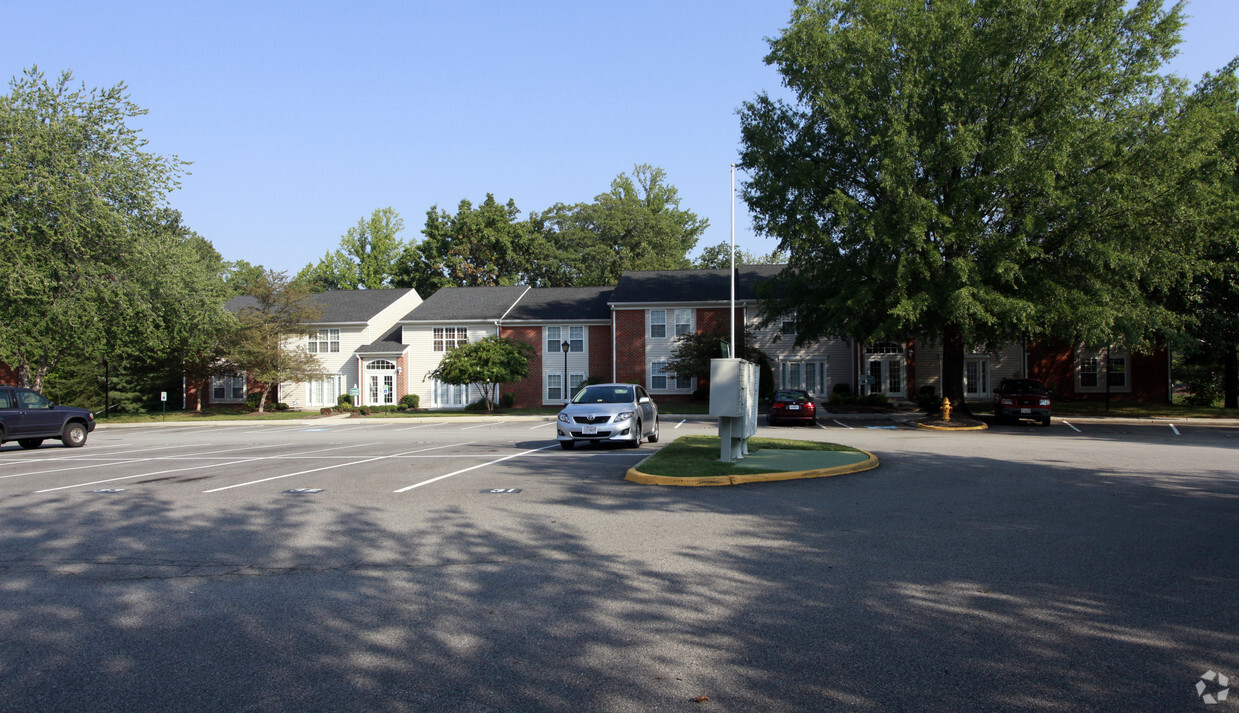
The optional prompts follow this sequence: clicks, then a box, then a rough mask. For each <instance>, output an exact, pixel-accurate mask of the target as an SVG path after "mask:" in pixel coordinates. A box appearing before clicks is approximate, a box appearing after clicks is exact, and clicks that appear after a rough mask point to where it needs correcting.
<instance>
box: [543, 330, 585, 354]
mask: <svg viewBox="0 0 1239 713" xmlns="http://www.w3.org/2000/svg"><path fill="white" fill-rule="evenodd" d="M564 329H565V328H564V327H546V339H545V340H544V341H545V342H546V353H547V354H563V351H564V349H563V343H564ZM567 330H568V339H567V342H568V353H569V354H580V353H582V352H584V351H585V327H574V326H568V327H567ZM552 335H554V336H552Z"/></svg>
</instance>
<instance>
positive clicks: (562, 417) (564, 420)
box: [559, 413, 572, 423]
mask: <svg viewBox="0 0 1239 713" xmlns="http://www.w3.org/2000/svg"><path fill="white" fill-rule="evenodd" d="M559 422H560V423H572V419H570V418H568V414H566V413H561V414H559Z"/></svg>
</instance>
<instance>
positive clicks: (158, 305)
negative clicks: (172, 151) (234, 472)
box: [0, 68, 225, 388]
mask: <svg viewBox="0 0 1239 713" xmlns="http://www.w3.org/2000/svg"><path fill="white" fill-rule="evenodd" d="M145 113H146V112H145V110H144V109H142V108H141V107H139V106H137V105H136V104H134V103H133V102H131V101H130V100H129V98H128V95H127V93H126V87H125V85H124V84H123V83H122V84H117V85H115V86H113V87H110V88H106V89H89V90H88V89H86V87H85V86H84V85H83V86H80V87H75V86H74V84H73V77H72V75H71V74H70V73H68V72H65V73H63V74H61V75H60V77H59V79H57V80H56V81H49V80H48V79H47V77H45V76H44V75H43V73H42V72H40V71H39V70H38V69H37V68H31V69H29V70H26V71H25V72H24V73H23V74H22V75H21V76H20V77H15V78H14V79H13V80H12V81H11V82H10V84H9V93H8V94H7V95H5V96H3V97H0V264H3V265H4V266H5V271H4V275H3V277H0V314H3V315H4V319H3V320H0V361H4V362H7V363H9V364H10V365H11V366H12V367H13V368H14V370H15V371H16V372H17V374H18V378H19V380H20V381H21V383H23V384H25V385H29V386H33V387H35V388H42V385H43V380H44V379H45V378H46V377H47V376H48V374H49V373H50V372H51V371H52V370H54V369H55V368H56V367H57V365H59V364H61V363H62V361H63V360H65V359H66V358H71V359H73V360H76V361H77V362H87V361H91V360H102V359H103V358H108V357H112V358H114V359H117V360H120V359H124V358H129V357H139V358H141V359H143V360H146V362H147V363H149V362H150V361H158V360H159V359H164V358H176V357H179V356H181V355H182V354H185V353H188V352H193V351H196V350H197V349H199V348H200V347H201V343H202V340H203V339H204V338H209V337H210V336H211V335H212V330H213V329H214V328H215V327H216V326H217V325H218V323H219V322H220V320H222V319H223V317H222V315H221V313H220V310H219V306H220V305H221V304H222V302H223V300H224V299H225V294H224V290H223V283H222V281H221V279H220V277H221V272H222V261H221V260H220V257H219V255H218V253H216V252H215V251H214V249H213V248H212V247H211V246H210V244H209V243H207V242H206V241H205V240H203V239H202V238H201V237H200V236H198V235H196V234H194V233H193V232H192V231H190V230H189V229H188V228H186V227H184V226H183V225H182V224H181V217H180V214H179V213H177V212H175V211H172V210H170V209H168V208H167V206H166V199H167V196H168V194H169V193H170V192H171V191H172V190H173V189H175V188H176V187H177V181H178V178H179V177H180V175H181V172H182V171H183V169H184V166H185V163H184V162H182V161H181V160H180V159H178V158H176V157H175V156H161V155H158V154H155V153H151V152H149V151H147V150H146V148H145V147H146V142H145V141H144V140H143V139H142V138H141V136H140V132H139V131H138V130H137V129H135V128H133V127H132V126H130V124H129V122H130V120H132V119H134V118H135V117H138V116H141V115H143V114H145Z"/></svg>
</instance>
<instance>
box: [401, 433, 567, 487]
mask: <svg viewBox="0 0 1239 713" xmlns="http://www.w3.org/2000/svg"><path fill="white" fill-rule="evenodd" d="M558 447H559V444H553V445H549V446H542V447H541V448H534V449H532V450H528V451H523V452H521V453H513V454H512V455H510V456H504V457H502V458H499V459H498V460H493V461H491V462H489V463H482V464H480V465H475V466H470V467H468V468H462V469H460V470H457V471H454V472H452V473H448V474H446V475H440V476H438V477H436V478H431V479H430V480H423V481H422V482H420V483H414V484H413V485H406V486H405V487H403V488H401V489H399V490H396V491H393V492H397V493H404V492H408V491H410V490H412V489H413V488H420V487H422V486H423V485H430V484H431V483H433V482H435V481H436V480H443V479H444V478H450V477H452V476H453V475H460V474H461V473H468V472H469V471H471V470H477V469H478V468H485V467H487V466H490V465H495V464H496V463H502V462H504V461H505V460H512V459H513V458H520V457H521V456H527V455H529V454H530V453H537V452H538V451H544V450H546V449H548V448H558Z"/></svg>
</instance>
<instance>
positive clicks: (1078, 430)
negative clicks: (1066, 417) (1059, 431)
mask: <svg viewBox="0 0 1239 713" xmlns="http://www.w3.org/2000/svg"><path fill="white" fill-rule="evenodd" d="M1063 424H1064V425H1066V426H1067V428H1070V429H1071V430H1073V431H1075V432H1076V433H1083V431H1081V430H1080V429H1078V428H1076V427H1075V426H1072V425H1071V424H1070V423H1067V422H1066V421H1063Z"/></svg>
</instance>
